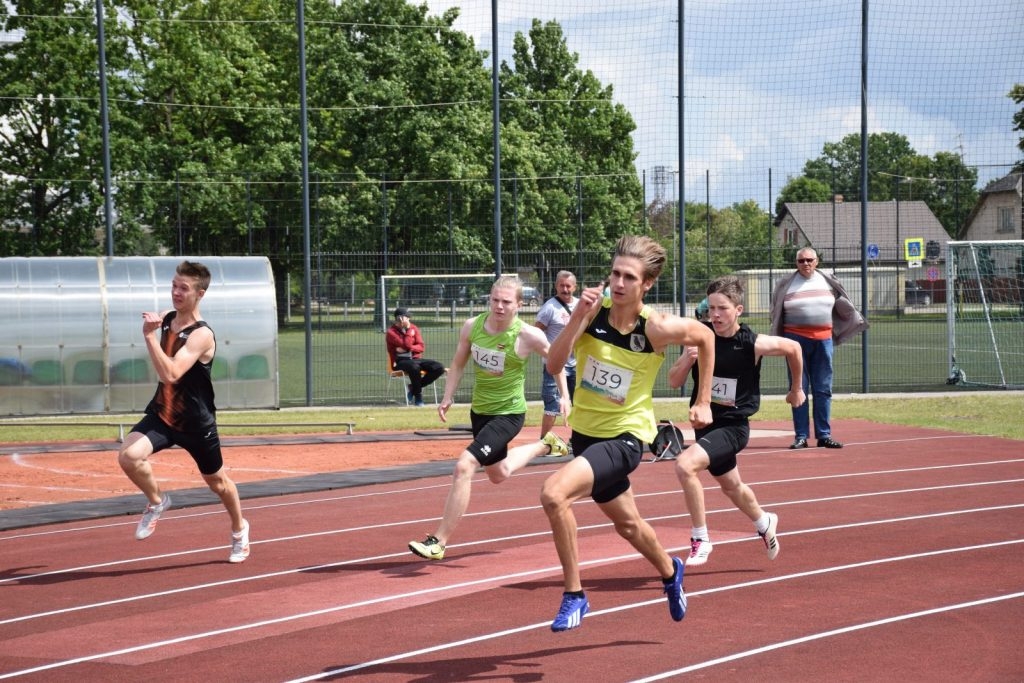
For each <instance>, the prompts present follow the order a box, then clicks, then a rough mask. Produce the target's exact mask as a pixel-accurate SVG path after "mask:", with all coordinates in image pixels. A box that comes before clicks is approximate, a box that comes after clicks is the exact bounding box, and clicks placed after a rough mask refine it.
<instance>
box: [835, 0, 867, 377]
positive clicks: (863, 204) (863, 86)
mask: <svg viewBox="0 0 1024 683" xmlns="http://www.w3.org/2000/svg"><path fill="white" fill-rule="evenodd" d="M860 35H861V60H860V305H861V310H862V311H863V314H864V317H865V318H867V316H868V254H867V243H868V0H861V26H860ZM832 265H833V267H835V263H833V264H832ZM860 356H861V373H860V374H861V391H862V392H863V393H865V394H866V393H867V392H868V331H867V330H864V331H863V332H861V345H860Z"/></svg>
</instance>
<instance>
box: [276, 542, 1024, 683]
mask: <svg viewBox="0 0 1024 683" xmlns="http://www.w3.org/2000/svg"><path fill="white" fill-rule="evenodd" d="M1015 543H1024V539H1020V540H1014V541H998V542H996V543H985V544H981V545H977V546H969V547H960V548H949V549H946V550H933V551H930V552H926V553H915V554H912V555H903V556H899V557H892V558H880V559H875V560H869V561H867V562H857V563H854V564H848V565H839V566H836V567H825V568H823V569H818V570H812V571H807V572H799V573H796V574H787V575H784V576H777V577H771V578H768V579H759V580H756V581H745V582H743V583H738V584H734V585H732V586H722V587H720V588H712V589H708V590H703V591H697V592H695V593H687V594H686V595H687V597H688V598H691V599H692V598H694V597H699V596H702V595H709V594H712V593H721V592H724V591H730V590H737V589H742V588H750V587H754V586H761V585H764V584H767V583H778V582H780V581H790V580H793V579H799V578H804V577H807V576H814V575H817V574H825V573H832V572H839V571H847V570H852V569H858V568H862V567H867V566H871V565H879V564H887V563H889V562H902V561H907V560H916V559H923V558H926V557H934V556H939V555H945V554H947V553H953V552H966V551H969V550H984V549H988V548H994V547H999V546H1004V545H1011V544H1015ZM1015 597H1024V592H1021V593H1014V594H1012V595H1001V596H996V597H993V598H986V599H984V600H977V601H974V602H973V603H962V606H970V605H973V604H985V603H987V602H996V601H999V600H1002V599H1009V598H1015ZM662 603H664V598H658V599H656V600H644V601H642V602H636V603H629V604H625V605H619V606H618V607H614V608H610V609H604V610H596V611H594V612H589V613H588V614H587V616H586V617H584V619H593V618H595V617H597V616H602V615H606V614H615V613H617V612H624V611H627V610H631V609H636V608H639V607H647V606H650V605H660V604H662ZM951 607H952V608H960V607H961V606H959V605H954V606H947V607H941V608H935V609H934V610H928V612H941V611H945V610H947V609H950V608H951ZM915 614H917V615H923V614H924V612H922V613H915ZM904 616H909V615H904ZM890 619H891V620H893V621H897V620H899V619H897V618H890ZM885 621H886V620H880V621H879V622H872V624H871V625H879V624H881V623H885ZM549 627H550V622H547V621H545V622H541V623H539V624H530V625H528V626H521V627H518V628H515V629H509V630H505V631H498V632H496V633H491V634H485V635H481V636H476V637H474V638H467V639H465V640H460V641H455V642H452V643H443V644H438V645H433V646H431V647H428V648H421V649H419V650H413V651H410V652H403V653H400V654H396V655H392V656H390V657H383V658H381V659H376V660H373V661H369V662H362V663H360V664H353V665H351V666H347V667H344V668H341V669H332V670H330V671H322V672H319V673H317V674H314V675H312V676H307V677H305V678H297V679H293V680H291V681H288V683H306V682H307V681H317V680H321V679H323V678H326V677H328V676H338V675H341V674H346V673H351V672H353V671H358V670H360V669H367V668H370V667H373V666H378V665H380V664H389V663H391V662H395V661H400V660H402V659H408V658H410V657H415V656H418V655H421V654H428V653H432V652H439V651H442V650H450V649H454V648H456V647H461V646H463V645H469V644H472V643H479V642H483V641H485V640H493V639H495V638H501V637H504V636H507V635H513V634H516V633H522V632H524V631H529V630H533V629H538V628H549ZM850 628H851V630H852V629H853V627H850ZM838 632H839V630H837V631H836V632H834V633H833V632H829V633H832V635H835V634H836V633H838ZM723 659H724V660H725V661H728V660H727V659H725V658H723ZM652 680H653V679H652Z"/></svg>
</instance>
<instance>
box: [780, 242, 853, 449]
mask: <svg viewBox="0 0 1024 683" xmlns="http://www.w3.org/2000/svg"><path fill="white" fill-rule="evenodd" d="M867 327H868V323H867V321H866V320H864V316H862V315H861V313H860V311H858V310H857V308H856V307H855V306H854V305H853V302H851V301H850V297H849V296H848V295H847V293H846V290H845V289H843V286H842V285H841V284H840V283H839V280H837V279H836V278H835V277H833V276H832V275H828V274H826V273H822V272H819V271H818V254H817V252H815V250H814V249H812V248H810V247H804V248H803V249H801V250H800V251H798V252H797V255H796V272H795V273H793V274H792V275H788V276H786V277H784V278H782V279H781V280H779V282H778V283H777V284H776V285H775V292H774V293H773V295H772V306H771V332H770V334H772V335H775V336H780V337H786V338H787V339H792V340H794V341H796V342H797V343H799V344H800V348H801V350H802V351H803V358H804V371H803V389H804V394H806V395H807V396H808V397H812V398H813V404H814V407H813V416H814V437H815V439H817V445H818V448H842V447H843V444H841V443H840V442H838V441H836V440H835V439H833V438H832V424H831V421H830V420H831V416H832V351H833V346H838V345H840V344H842V343H843V342H844V341H846V340H847V339H849V338H851V337H853V336H854V335H856V334H858V333H859V332H862V331H863V330H865V329H867ZM810 403H811V401H807V402H805V403H804V404H803V405H801V406H799V407H796V408H793V409H792V412H793V431H794V432H795V438H794V440H793V443H792V445H790V448H794V449H795V448H807V440H808V439H809V438H810V418H811V412H812V409H811V408H810Z"/></svg>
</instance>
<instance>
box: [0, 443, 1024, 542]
mask: <svg viewBox="0 0 1024 683" xmlns="http://www.w3.org/2000/svg"><path fill="white" fill-rule="evenodd" d="M1022 462H1024V458H1017V459H1010V460H989V461H985V462H978V463H954V464H949V465H927V466H923V467H907V468H897V469H888V470H874V471H870V472H849V473H840V474H830V475H823V476H810V477H798V478H792V479H774V480H764V481H751V482H748V485H750V486H768V485H772V484H794V483H803V482H809V481H821V480H827V479H846V478H853V477H863V476H883V475H890V474H907V473H911V472H925V471H930V470H946V469H957V468H962V467H988V466H1001V465H1008V464H1015V463H1022ZM555 469H557V468H552V469H547V468H545V469H534V468H530V469H529V470H527V471H524V472H519V473H517V474H516V475H514V476H516V477H529V476H540V475H545V474H549V473H551V472H554V471H555ZM474 481H481V482H486V481H487V478H486V477H485V476H481V477H479V478H477V479H475V480H474ZM450 486H451V482H449V481H445V482H443V483H440V484H426V485H423V486H409V487H404V488H399V489H391V490H387V491H370V492H364V493H346V494H340V495H330V496H321V497H318V498H310V499H307V500H301V501H285V502H274V503H265V504H263V505H251V506H245V509H246V511H254V510H270V509H276V508H284V507H296V506H304V505H321V504H324V503H332V502H339V501H348V500H358V499H360V498H374V497H382V496H394V495H401V494H406V493H412V492H416V491H429V490H434V489H448V488H449V487H450ZM704 490H705V491H712V490H714V491H717V490H718V486H717V485H712V486H706V487H704ZM171 492H172V493H173V489H172V490H171ZM679 494H680V490H679V489H678V488H671V489H666V490H664V491H652V492H646V493H637V494H636V497H637V498H648V497H654V496H666V495H679ZM296 495H304V494H296ZM140 500H141V499H140ZM589 502H590V501H589V500H587V501H581V503H580V504H587V503H589ZM243 503H244V501H243ZM142 507H144V505H142V506H140V508H139V509H140V514H141V509H142ZM513 509H515V510H518V509H523V508H513ZM729 509H730V510H731V509H732V508H729ZM498 512H500V511H498ZM221 514H223V510H221V509H219V508H217V509H214V510H210V511H208V512H191V513H187V514H177V515H169V516H166V517H163V518H162V519H164V520H180V519H190V518H193V517H205V516H208V515H221ZM483 514H495V513H478V512H477V513H475V512H469V513H466V515H465V516H466V517H472V516H474V515H483ZM709 514H711V512H710V511H709ZM437 519H438V518H436V517H435V518H431V519H430V520H427V521H437ZM415 521H420V520H415ZM136 524H137V521H136V520H131V521H127V522H113V523H109V524H89V525H86V526H78V527H72V528H66V529H45V530H43V531H24V532H19V533H12V534H10V535H6V536H2V535H0V543H2V542H4V541H13V540H18V539H22V538H32V537H39V536H49V535H51V534H69V533H79V532H87V531H93V530H95V529H107V528H111V527H117V526H129V527H133V528H134V527H135V525H136ZM328 533H334V532H328ZM453 547H454V546H453ZM143 559H146V558H143Z"/></svg>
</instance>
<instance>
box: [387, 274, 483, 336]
mask: <svg viewBox="0 0 1024 683" xmlns="http://www.w3.org/2000/svg"><path fill="white" fill-rule="evenodd" d="M495 277H496V276H495V274H494V273H469V274H460V275H439V274H435V275H381V276H380V291H379V292H378V298H379V301H380V305H381V309H380V310H382V311H384V315H383V317H382V322H383V328H384V329H385V330H387V327H388V325H390V324H391V317H392V313H393V312H394V310H395V308H397V307H399V306H401V307H403V308H408V309H409V311H410V312H411V313H415V314H416V315H417V317H420V318H430V317H436V318H441V317H442V316H444V315H446V314H448V315H452V316H455V314H456V313H457V312H458V313H463V312H466V311H469V312H473V311H474V310H475V311H480V310H483V309H484V308H486V307H487V300H488V298H489V297H490V293H491V285H493V284H494V279H495Z"/></svg>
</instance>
